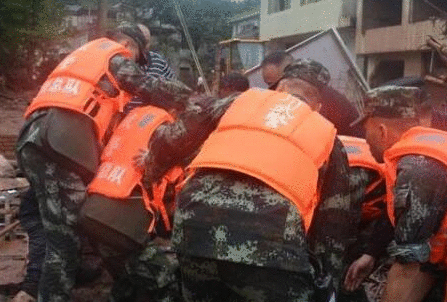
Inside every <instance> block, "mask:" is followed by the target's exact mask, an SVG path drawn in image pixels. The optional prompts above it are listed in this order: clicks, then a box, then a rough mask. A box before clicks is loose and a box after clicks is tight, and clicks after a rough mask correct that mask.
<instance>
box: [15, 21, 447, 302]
mask: <svg viewBox="0 0 447 302" xmlns="http://www.w3.org/2000/svg"><path fill="white" fill-rule="evenodd" d="M148 33H149V31H148V30H147V28H144V27H142V26H141V25H135V24H131V23H127V24H123V25H121V26H119V27H118V28H117V30H115V31H113V32H111V33H110V35H109V36H108V37H107V38H101V39H98V40H94V41H92V42H89V43H88V44H86V45H85V46H83V47H81V48H80V49H78V50H76V51H74V52H73V53H72V54H70V55H69V56H68V57H67V58H65V59H64V61H62V62H61V64H60V65H59V66H58V67H56V69H55V70H54V72H53V73H52V74H51V75H50V76H49V78H48V80H47V81H46V82H45V83H44V85H43V86H42V88H41V90H40V91H39V93H38V95H37V96H36V98H35V99H34V100H33V102H32V103H31V105H30V106H29V107H28V108H27V111H26V113H25V117H26V123H25V125H24V127H23V129H22V132H21V134H20V137H19V141H18V145H17V155H18V160H19V163H20V166H21V168H22V169H23V172H24V174H25V175H26V177H27V178H28V180H29V181H30V184H31V188H32V190H33V193H32V194H31V195H32V196H34V199H35V201H36V202H37V204H38V208H39V211H38V213H37V214H34V215H39V216H38V219H37V220H38V221H37V222H36V223H39V225H40V227H41V228H42V229H43V235H44V237H45V246H46V250H45V262H44V265H43V268H42V273H41V275H40V276H39V279H40V280H39V287H38V291H37V300H38V301H71V299H72V297H71V290H72V288H73V286H74V285H75V279H76V273H77V272H78V268H79V265H80V262H81V257H80V256H79V250H80V245H81V244H80V242H81V239H80V238H81V237H82V236H85V237H86V238H88V239H90V243H91V245H92V246H93V247H92V249H93V250H94V251H95V252H96V253H97V255H99V256H101V258H102V259H103V261H104V265H105V267H106V268H107V270H108V271H109V273H110V274H111V275H112V277H113V279H114V283H113V287H112V291H111V294H110V297H109V300H110V301H316V302H319V301H367V299H368V298H367V296H366V293H365V290H364V288H363V287H362V282H363V281H364V280H365V278H366V277H367V276H368V275H369V274H370V273H371V272H372V271H373V269H374V268H376V267H377V266H378V264H379V263H380V260H381V259H383V258H386V255H387V252H388V253H389V255H391V256H392V257H394V258H393V259H394V262H393V265H392V267H391V269H390V272H389V275H388V282H387V285H386V288H385V292H384V295H383V297H382V301H386V302H391V301H393V302H395V301H423V300H424V299H425V301H442V300H443V298H444V296H443V295H444V294H445V293H444V292H445V264H446V263H447V262H446V260H447V259H446V255H445V254H447V253H445V251H446V244H447V239H445V238H447V237H446V236H447V234H446V232H447V219H444V216H445V213H446V209H447V205H446V204H445V202H444V200H445V197H446V194H447V191H446V190H447V186H446V182H447V170H446V169H447V167H446V165H447V153H446V152H447V151H445V150H447V149H446V148H445V145H444V143H445V142H446V140H447V133H445V132H443V131H441V130H439V129H435V128H433V127H432V125H431V124H432V123H431V121H432V120H433V121H435V120H436V118H435V114H432V110H431V107H432V106H431V104H430V103H429V101H428V100H427V96H426V95H425V94H424V93H423V91H421V90H420V89H419V88H416V87H398V86H387V87H379V88H376V89H373V90H372V91H370V92H368V94H367V96H366V98H365V111H364V114H363V115H362V116H361V117H360V118H357V116H358V114H356V111H355V109H354V108H353V107H352V106H351V105H349V102H348V101H347V100H346V98H345V97H344V96H343V95H341V94H340V93H339V92H337V91H336V90H334V89H332V88H330V86H329V85H328V84H329V82H330V74H329V72H328V70H327V69H326V68H325V67H324V66H323V65H322V64H321V63H319V62H316V61H314V60H311V59H297V60H293V58H292V57H290V56H289V55H288V54H286V53H284V52H276V53H273V54H272V55H270V56H267V57H266V58H265V60H264V61H263V63H262V71H263V76H264V79H265V82H266V83H267V84H268V85H269V89H265V90H263V89H248V88H249V87H248V80H247V79H246V78H245V77H244V76H242V75H240V74H230V75H228V76H227V77H225V78H223V79H222V83H221V89H220V95H219V97H212V96H205V95H196V94H193V93H192V91H191V90H190V89H189V88H188V87H186V86H185V85H183V84H182V83H181V82H178V81H176V80H175V79H174V78H173V77H165V76H162V75H160V76H154V75H153V74H150V73H149V72H148V70H150V68H151V66H152V65H151V62H149V60H148V57H147V53H146V51H145V49H146V46H147V44H148V42H149V38H148V37H149V34H148ZM93 58H94V59H93ZM152 64H153V62H152ZM136 98H138V99H136ZM130 104H133V105H132V108H131V109H129V110H125V108H129V106H131V105H130ZM124 112H125V113H126V114H124ZM438 120H439V118H438ZM433 124H434V123H433ZM438 124H439V123H438ZM79 134H82V136H80V135H79ZM361 137H365V138H366V140H365V139H363V138H361ZM31 199H32V198H31ZM393 228H394V230H393ZM31 241H32V238H31V237H30V245H32V242H31ZM30 252H31V251H30ZM40 252H41V251H40ZM30 257H31V255H30ZM36 269H37V268H36ZM23 293H24V294H25V295H22V297H19V296H17V297H16V298H15V301H16V302H17V301H31V300H32V299H35V295H36V292H34V293H29V292H27V291H26V289H23ZM33 296H34V297H33ZM20 299H22V300H20ZM26 299H28V300H26Z"/></svg>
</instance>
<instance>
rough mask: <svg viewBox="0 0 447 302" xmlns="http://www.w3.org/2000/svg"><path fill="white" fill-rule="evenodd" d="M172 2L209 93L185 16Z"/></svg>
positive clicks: (209, 93) (174, 0) (177, 5)
mask: <svg viewBox="0 0 447 302" xmlns="http://www.w3.org/2000/svg"><path fill="white" fill-rule="evenodd" d="M172 2H174V7H175V10H176V12H177V15H178V18H179V19H180V23H181V24H182V27H183V32H184V33H185V37H186V41H187V42H188V47H189V50H190V51H191V53H192V57H193V59H194V63H195V64H196V67H197V70H198V71H199V74H200V77H201V78H202V79H203V85H204V87H205V91H206V94H207V95H211V91H210V88H209V86H208V83H207V81H206V79H205V74H204V73H203V70H202V67H201V66H200V62H199V58H198V57H197V53H196V50H195V49H194V45H193V44H192V39H191V35H190V34H189V31H188V27H187V26H186V22H185V16H184V15H183V12H182V9H181V8H180V5H179V4H178V3H177V0H172Z"/></svg>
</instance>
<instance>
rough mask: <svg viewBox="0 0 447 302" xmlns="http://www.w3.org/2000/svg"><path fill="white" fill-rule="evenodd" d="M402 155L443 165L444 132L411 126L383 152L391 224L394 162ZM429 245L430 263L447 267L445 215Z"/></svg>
mask: <svg viewBox="0 0 447 302" xmlns="http://www.w3.org/2000/svg"><path fill="white" fill-rule="evenodd" d="M406 155H423V156H427V157H430V158H433V159H436V160H438V161H440V162H441V163H443V164H444V165H445V166H446V168H447V132H444V131H441V130H437V129H432V128H424V127H414V128H411V129H410V130H408V131H407V132H405V133H404V134H403V135H402V138H401V139H400V141H399V142H397V143H396V144H394V145H393V146H392V147H391V148H390V149H388V150H387V151H385V154H384V160H385V164H386V183H387V210H388V215H389V217H390V220H391V223H392V224H393V225H395V217H394V195H393V187H394V185H395V182H396V177H397V175H396V173H397V164H398V162H399V160H400V159H401V158H402V157H404V156H406ZM430 248H431V252H430V262H432V263H438V264H443V265H444V266H445V267H447V265H446V264H447V257H446V256H447V255H446V248H447V214H446V216H444V219H443V221H442V224H441V226H440V228H439V230H438V232H437V233H436V234H435V235H434V236H432V238H431V239H430Z"/></svg>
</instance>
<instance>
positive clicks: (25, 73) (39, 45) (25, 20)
mask: <svg viewBox="0 0 447 302" xmlns="http://www.w3.org/2000/svg"><path fill="white" fill-rule="evenodd" d="M0 15H1V16H2V17H1V18H0V74H1V75H4V76H5V77H6V80H7V82H9V86H14V87H20V86H22V87H21V88H32V87H29V86H31V85H32V84H33V83H32V82H33V80H32V73H33V68H34V67H35V64H36V61H38V57H39V56H40V57H41V56H42V53H43V52H45V50H46V49H48V46H49V44H50V43H49V42H50V41H52V40H54V39H55V38H57V37H60V36H61V34H62V31H61V19H62V16H63V6H61V5H60V2H59V1H56V0H20V1H19V0H2V1H1V2H0ZM11 82H13V83H11Z"/></svg>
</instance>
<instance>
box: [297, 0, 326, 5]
mask: <svg viewBox="0 0 447 302" xmlns="http://www.w3.org/2000/svg"><path fill="white" fill-rule="evenodd" d="M320 1H321V0H301V1H300V4H301V5H306V4H310V3H315V2H320Z"/></svg>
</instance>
